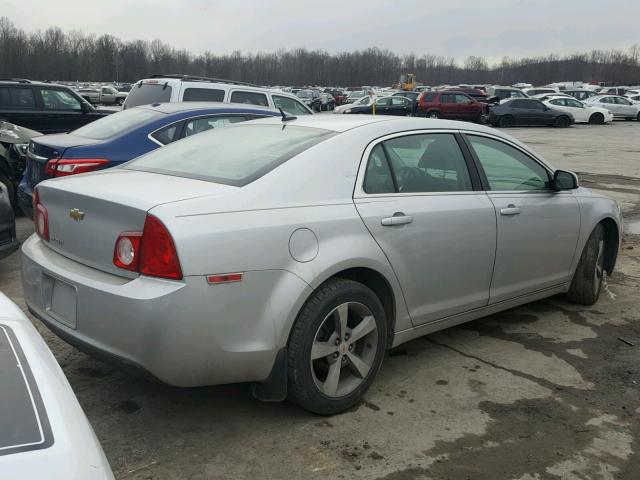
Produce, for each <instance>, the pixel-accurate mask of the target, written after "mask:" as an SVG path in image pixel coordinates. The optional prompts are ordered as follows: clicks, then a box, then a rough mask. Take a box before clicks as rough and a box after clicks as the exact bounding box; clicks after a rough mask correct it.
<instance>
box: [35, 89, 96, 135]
mask: <svg viewBox="0 0 640 480" xmlns="http://www.w3.org/2000/svg"><path fill="white" fill-rule="evenodd" d="M36 90H37V91H38V93H39V96H40V103H41V105H42V107H43V120H44V122H45V123H46V130H44V132H43V133H47V132H70V131H71V130H75V129H76V128H79V127H81V126H82V125H84V124H86V123H87V121H86V119H85V115H83V114H82V105H81V104H80V100H79V99H77V98H76V97H74V96H73V95H71V94H70V93H69V92H68V91H67V90H65V89H61V88H55V87H37V88H36Z"/></svg>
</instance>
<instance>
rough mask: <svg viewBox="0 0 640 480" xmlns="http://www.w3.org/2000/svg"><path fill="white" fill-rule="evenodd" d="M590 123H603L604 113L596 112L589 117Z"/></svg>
mask: <svg viewBox="0 0 640 480" xmlns="http://www.w3.org/2000/svg"><path fill="white" fill-rule="evenodd" d="M589 123H590V124H591V125H602V124H603V123H604V115H603V114H601V113H594V114H593V115H591V116H590V117H589Z"/></svg>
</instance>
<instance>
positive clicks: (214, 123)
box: [183, 115, 246, 137]
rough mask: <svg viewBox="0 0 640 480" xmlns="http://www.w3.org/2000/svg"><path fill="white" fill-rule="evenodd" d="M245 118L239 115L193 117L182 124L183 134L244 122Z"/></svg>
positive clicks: (186, 135) (194, 133)
mask: <svg viewBox="0 0 640 480" xmlns="http://www.w3.org/2000/svg"><path fill="white" fill-rule="evenodd" d="M245 120H246V118H245V117H242V116H239V115H233V116H222V115H216V116H214V117H206V118H194V119H193V120H188V121H187V122H186V123H185V124H184V134H183V135H184V136H185V137H190V136H191V135H196V134H198V133H202V132H206V131H207V130H211V129H212V128H221V127H224V126H226V125H231V124H232V123H238V122H244V121H245Z"/></svg>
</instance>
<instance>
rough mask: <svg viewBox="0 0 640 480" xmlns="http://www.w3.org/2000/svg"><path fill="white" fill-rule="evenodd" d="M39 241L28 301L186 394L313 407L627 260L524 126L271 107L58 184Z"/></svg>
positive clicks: (583, 294) (32, 246)
mask: <svg viewBox="0 0 640 480" xmlns="http://www.w3.org/2000/svg"><path fill="white" fill-rule="evenodd" d="M34 203H35V209H34V211H35V212H36V216H35V220H36V226H37V234H35V235H34V236H32V237H31V238H30V239H29V240H28V241H27V242H25V244H24V246H23V249H22V250H23V285H24V295H25V300H26V302H27V304H28V306H29V309H30V310H31V312H32V313H33V314H34V315H35V316H36V317H38V318H39V319H40V320H41V321H42V322H43V323H44V324H45V325H47V326H48V327H49V328H50V329H51V330H52V331H54V332H55V333H57V334H58V335H59V336H60V337H62V338H63V339H65V340H66V341H68V342H69V343H71V344H74V345H76V346H78V347H79V348H81V349H85V350H87V351H89V352H92V353H94V354H96V355H99V356H102V357H104V358H106V359H109V360H113V361H116V362H118V363H120V364H122V365H124V366H126V367H129V368H130V369H134V370H136V371H138V372H141V373H145V374H148V375H151V376H153V377H156V378H157V379H159V380H161V381H163V382H166V383H168V384H172V385H177V386H197V385H210V384H220V383H230V382H250V383H251V384H252V385H253V393H254V395H255V396H256V397H257V398H260V399H262V400H283V399H285V398H289V399H290V400H292V401H294V402H296V403H297V404H299V405H301V406H302V407H303V408H306V409H308V410H310V411H313V412H316V413H319V414H333V413H336V412H339V411H342V410H344V409H346V408H349V407H350V406H352V405H354V404H355V403H356V402H358V401H359V399H360V398H361V397H362V396H363V395H364V394H365V392H366V390H367V389H368V388H369V386H370V385H371V383H372V382H373V380H374V377H375V376H376V373H377V372H378V370H379V368H380V366H381V363H382V360H383V357H384V352H385V350H386V349H388V348H390V347H392V346H397V345H399V344H401V343H403V342H406V341H408V340H411V339H413V338H416V337H419V336H421V335H425V334H427V333H430V332H433V331H436V330H439V329H443V328H447V327H450V326H452V325H457V324H460V323H462V322H466V321H469V320H473V319H476V318H479V317H482V316H485V315H488V314H491V313H494V312H497V311H500V310H505V309H508V308H511V307H514V306H516V305H520V304H523V303H526V302H530V301H533V300H538V299H541V298H544V297H548V296H550V295H555V294H559V293H563V294H566V295H567V297H568V298H569V299H571V300H573V301H576V302H579V303H582V304H586V305H590V304H593V303H595V302H596V301H597V299H598V296H599V294H600V291H601V289H602V288H603V282H604V275H605V273H609V274H610V273H611V272H612V271H613V268H614V265H615V262H616V256H617V252H618V248H619V242H620V238H621V218H620V211H619V208H618V206H617V204H616V203H615V202H614V201H612V200H610V199H609V198H606V197H603V196H600V195H597V194H595V193H593V192H591V191H589V190H588V189H586V188H583V187H580V186H579V185H578V180H577V177H576V176H575V175H574V174H572V173H570V172H565V171H562V170H556V169H554V168H553V167H552V166H551V165H550V164H549V163H547V162H546V161H545V160H544V159H542V158H541V157H540V156H538V155H537V154H535V153H534V152H532V151H531V150H529V149H528V148H527V147H525V146H524V145H522V144H521V143H519V142H518V141H516V140H514V139H513V138H511V137H509V136H508V135H505V134H503V133H501V132H498V131H496V130H493V129H491V128H487V127H483V126H480V125H473V124H469V123H458V122H452V121H443V120H432V119H417V118H414V119H408V118H402V119H398V118H391V117H383V116H377V117H360V116H354V117H350V116H345V117H342V116H340V117H338V116H333V115H327V116H309V118H299V119H295V118H291V117H285V118H283V119H280V118H271V119H266V120H257V121H254V122H247V123H243V124H237V125H233V126H230V127H227V128H224V129H215V130H212V131H210V132H206V133H203V134H201V135H198V136H195V137H193V138H191V139H188V140H182V141H180V142H176V143H175V144H173V145H169V146H167V147H165V148H163V149H160V150H157V151H154V152H152V153H149V154H147V155H145V156H143V157H140V158H138V159H136V160H134V161H132V162H129V163H128V164H126V165H124V166H122V167H120V168H115V169H111V170H107V171H103V172H98V173H94V174H88V175H78V176H73V177H68V178H62V179H56V180H50V181H46V182H43V183H41V184H40V185H39V186H38V189H37V194H36V195H35V198H34Z"/></svg>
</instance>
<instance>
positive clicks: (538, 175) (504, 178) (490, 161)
mask: <svg viewBox="0 0 640 480" xmlns="http://www.w3.org/2000/svg"><path fill="white" fill-rule="evenodd" d="M468 138H469V141H470V142H471V145H472V147H473V149H474V151H475V153H476V155H477V157H478V160H479V162H480V165H481V166H482V169H483V170H484V173H485V176H486V177H487V181H488V182H489V189H490V190H492V191H523V190H546V189H548V187H549V181H550V177H549V173H548V172H547V170H546V169H545V168H544V167H542V166H541V165H540V164H539V163H538V162H536V161H535V160H533V159H532V158H531V157H529V156H527V155H525V154H524V153H522V152H521V151H520V150H518V149H516V148H514V147H512V146H510V145H507V144H506V143H503V142H500V141H498V140H494V139H491V138H487V137H479V136H475V135H469V136H468Z"/></svg>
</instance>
